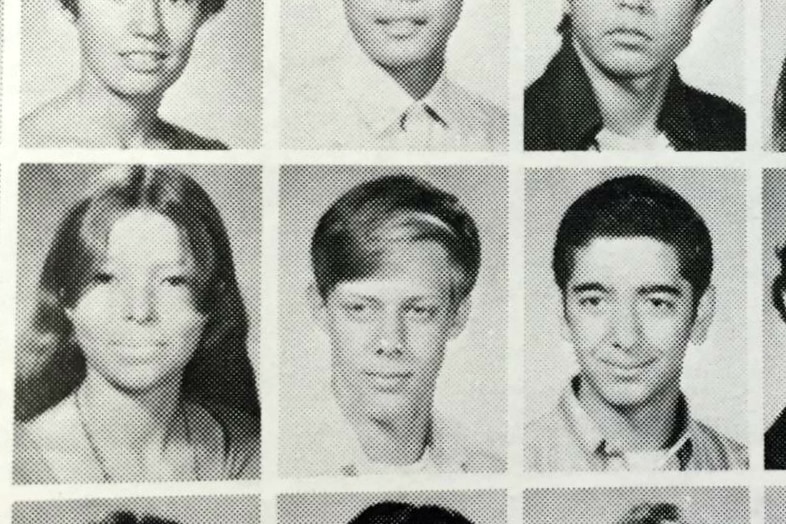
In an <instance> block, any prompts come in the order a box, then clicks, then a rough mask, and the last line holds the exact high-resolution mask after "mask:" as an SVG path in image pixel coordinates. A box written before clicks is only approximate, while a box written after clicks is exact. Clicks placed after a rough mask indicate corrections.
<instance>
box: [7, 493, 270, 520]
mask: <svg viewBox="0 0 786 524" xmlns="http://www.w3.org/2000/svg"><path fill="white" fill-rule="evenodd" d="M259 514H260V511H259V500H258V499H257V497H254V496H247V495H246V496H242V495H224V496H188V497H155V498H151V497H139V498H121V499H83V500H57V501H54V500H53V501H48V500H47V501H40V502H17V503H15V504H14V506H13V519H12V522H13V524H50V523H52V522H57V523H59V524H225V523H227V522H231V523H233V524H258V523H259V516H260V515H259Z"/></svg>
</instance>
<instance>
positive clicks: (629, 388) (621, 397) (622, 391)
mask: <svg viewBox="0 0 786 524" xmlns="http://www.w3.org/2000/svg"><path fill="white" fill-rule="evenodd" d="M602 394H603V398H604V399H605V400H606V402H608V403H609V404H611V405H612V406H614V407H616V408H620V409H625V408H633V407H636V406H639V405H641V404H643V403H644V402H646V401H647V399H648V398H649V397H650V391H649V390H648V389H647V387H646V386H645V385H643V384H609V385H606V386H604V387H603V388H602Z"/></svg>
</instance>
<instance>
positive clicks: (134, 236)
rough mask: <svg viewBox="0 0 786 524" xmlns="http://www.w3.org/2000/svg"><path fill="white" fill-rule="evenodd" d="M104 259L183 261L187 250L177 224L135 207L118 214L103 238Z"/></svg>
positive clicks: (156, 261)
mask: <svg viewBox="0 0 786 524" xmlns="http://www.w3.org/2000/svg"><path fill="white" fill-rule="evenodd" d="M106 255H107V258H108V259H109V260H111V261H123V262H126V261H131V262H133V263H134V264H137V265H146V264H156V263H171V262H183V261H184V258H185V257H186V256H187V251H186V250H185V249H184V247H183V239H182V235H181V233H180V229H179V228H178V226H177V225H176V224H175V223H174V222H173V221H172V220H171V219H169V218H167V217H166V216H164V215H162V214H160V213H156V212H153V211H147V210H135V211H131V212H129V213H126V214H124V215H122V216H120V217H119V218H118V219H117V220H116V221H115V222H114V223H113V224H112V226H111V228H110V230H109V235H108V238H107V249H106Z"/></svg>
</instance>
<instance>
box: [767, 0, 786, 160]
mask: <svg viewBox="0 0 786 524" xmlns="http://www.w3.org/2000/svg"><path fill="white" fill-rule="evenodd" d="M784 21H786V5H784V4H783V2H779V1H778V0H762V2H761V44H762V45H761V53H762V55H761V72H762V73H761V74H762V78H761V120H762V122H761V123H762V129H761V134H762V144H764V149H765V150H776V151H784V150H786V91H784V90H786V70H784V64H786V39H785V38H783V23H784Z"/></svg>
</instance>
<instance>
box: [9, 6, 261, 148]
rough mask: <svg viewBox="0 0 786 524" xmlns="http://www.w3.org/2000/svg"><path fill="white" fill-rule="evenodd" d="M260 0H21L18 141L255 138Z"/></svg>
mask: <svg viewBox="0 0 786 524" xmlns="http://www.w3.org/2000/svg"><path fill="white" fill-rule="evenodd" d="M262 23H263V20H262V2H250V1H245V0H166V1H163V0H116V1H115V0H113V1H108V0H43V1H41V0H23V1H22V28H21V29H22V30H21V40H22V48H21V100H20V103H19V104H20V105H19V108H20V113H21V115H20V116H21V122H20V127H19V132H20V145H21V146H22V147H25V148H103V149H208V150H215V149H227V148H229V147H232V148H236V149H254V148H259V147H261V142H262Z"/></svg>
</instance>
